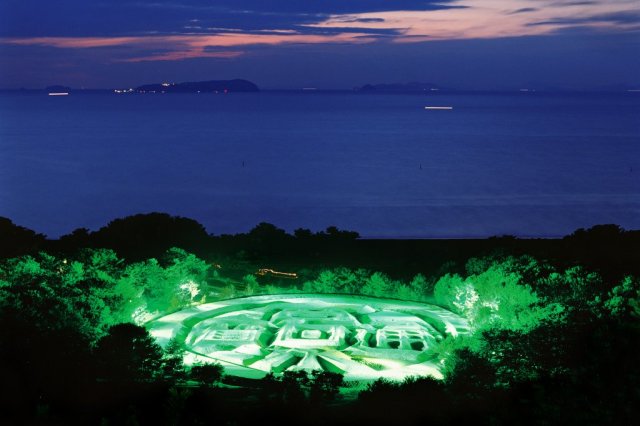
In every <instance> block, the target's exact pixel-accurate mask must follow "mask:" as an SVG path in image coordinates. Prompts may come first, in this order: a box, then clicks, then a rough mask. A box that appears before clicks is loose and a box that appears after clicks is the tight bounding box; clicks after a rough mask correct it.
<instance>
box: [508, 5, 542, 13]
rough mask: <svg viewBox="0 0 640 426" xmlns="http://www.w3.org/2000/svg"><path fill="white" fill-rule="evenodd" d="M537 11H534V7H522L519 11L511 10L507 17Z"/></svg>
mask: <svg viewBox="0 0 640 426" xmlns="http://www.w3.org/2000/svg"><path fill="white" fill-rule="evenodd" d="M538 10H539V9H536V8H535V7H523V8H521V9H516V10H513V11H511V12H509V13H508V14H509V15H517V14H518V13H530V12H536V11H538Z"/></svg>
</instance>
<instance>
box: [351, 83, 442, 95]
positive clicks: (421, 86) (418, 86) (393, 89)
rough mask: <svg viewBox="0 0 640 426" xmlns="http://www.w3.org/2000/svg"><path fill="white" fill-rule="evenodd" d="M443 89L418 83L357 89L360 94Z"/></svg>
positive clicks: (375, 85)
mask: <svg viewBox="0 0 640 426" xmlns="http://www.w3.org/2000/svg"><path fill="white" fill-rule="evenodd" d="M441 89H442V88H441V87H439V86H437V85H435V84H433V83H420V82H417V81H414V82H411V83H390V84H365V85H364V86H362V87H357V88H356V89H355V90H356V91H358V92H424V91H438V90H441Z"/></svg>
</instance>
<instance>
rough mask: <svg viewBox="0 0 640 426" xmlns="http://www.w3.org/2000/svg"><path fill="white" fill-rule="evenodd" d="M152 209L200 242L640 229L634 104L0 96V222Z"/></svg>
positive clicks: (606, 100)
mask: <svg viewBox="0 0 640 426" xmlns="http://www.w3.org/2000/svg"><path fill="white" fill-rule="evenodd" d="M426 105H451V106H453V107H454V110H452V111H426V110H425V109H424V106H426ZM151 211H163V212H168V213H171V214H175V215H182V216H188V217H191V218H194V219H196V220H198V221H199V222H201V223H203V224H204V225H205V226H206V227H207V229H208V231H209V232H212V233H215V234H220V233H232V232H233V233H235V232H246V231H248V230H249V229H251V228H252V227H253V226H255V225H256V224H257V223H259V222H261V221H267V222H271V223H274V224H276V225H278V226H280V227H282V228H285V229H287V230H293V229H295V228H298V227H305V228H311V229H312V230H320V229H324V228H326V227H327V226H329V225H336V226H338V227H339V228H341V229H351V230H356V231H359V232H360V233H361V234H362V235H363V236H371V237H373V236H383V237H392V236H398V237H469V236H490V235H496V234H505V233H507V234H515V235H521V236H556V235H563V234H566V233H569V232H571V231H573V230H575V229H576V228H578V227H588V226H592V225H594V224H598V223H617V224H620V225H622V226H623V227H625V228H627V229H631V228H640V94H635V93H629V94H619V95H585V94H582V95H576V94H574V95H566V94H565V95H550V94H542V93H515V94H510V95H505V94H494V95H490V94H472V95H469V94H454V95H451V94H449V95H447V94H437V95H430V96H422V95H362V94H360V95H358V94H351V93H313V94H287V93H268V92H267V93H259V94H231V95H145V96H116V95H75V96H74V95H71V96H68V97H48V96H44V95H0V216H7V217H10V218H11V219H12V220H14V222H16V223H18V224H20V225H23V226H27V227H29V228H32V229H36V230H38V231H40V232H44V233H46V234H48V235H49V236H52V237H55V236H58V235H61V234H64V233H68V232H70V231H72V230H73V229H75V228H78V227H87V228H90V229H97V228H99V227H100V226H103V225H105V224H106V223H107V222H108V221H109V220H111V219H114V218H116V217H122V216H124V215H129V214H134V213H140V212H151Z"/></svg>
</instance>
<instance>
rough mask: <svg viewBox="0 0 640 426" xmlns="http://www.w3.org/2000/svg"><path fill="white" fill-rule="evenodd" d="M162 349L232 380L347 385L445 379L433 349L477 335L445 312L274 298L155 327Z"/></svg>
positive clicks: (347, 299)
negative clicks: (304, 378) (275, 378)
mask: <svg viewBox="0 0 640 426" xmlns="http://www.w3.org/2000/svg"><path fill="white" fill-rule="evenodd" d="M148 327H149V331H150V333H151V335H152V336H154V337H155V338H156V340H157V341H158V343H159V344H160V345H163V346H166V345H167V344H168V343H169V342H170V341H171V340H172V339H175V340H177V341H178V342H180V343H181V344H182V345H183V346H184V348H185V357H184V361H185V363H186V364H195V363H210V362H217V363H220V364H221V365H223V366H224V367H225V372H226V374H229V375H234V376H240V377H247V378H262V377H264V376H265V375H266V374H267V373H270V372H272V373H275V374H279V373H282V372H284V371H286V370H306V371H312V370H324V371H330V372H335V373H341V374H343V375H344V378H345V380H375V379H378V378H386V379H390V380H402V379H404V378H406V377H409V376H431V377H435V378H439V379H440V378H442V373H441V368H442V363H441V362H440V360H439V359H436V358H434V356H433V351H432V349H433V348H434V347H435V346H436V345H437V343H438V341H440V340H441V339H442V338H443V337H444V336H447V335H450V336H453V337H455V336H458V335H461V334H467V333H469V327H468V324H467V321H466V320H465V319H464V318H462V317H460V316H458V315H455V314H453V313H452V312H450V311H447V310H445V309H442V308H440V307H438V306H434V305H429V304H424V303H417V302H403V301H398V300H389V299H378V298H371V297H363V296H344V295H318V294H313V295H309V294H306V295H291V294H288V295H268V296H254V297H246V298H241V299H233V300H226V301H223V302H218V303H209V304H205V305H199V306H195V307H192V308H189V309H185V310H182V311H180V312H176V313H174V314H171V315H167V316H164V317H161V318H159V319H157V320H155V321H152V322H150V323H149V324H148Z"/></svg>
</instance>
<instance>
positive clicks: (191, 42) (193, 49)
mask: <svg viewBox="0 0 640 426" xmlns="http://www.w3.org/2000/svg"><path fill="white" fill-rule="evenodd" d="M373 40H375V38H373V37H367V36H366V34H364V33H337V34H328V35H315V34H298V33H288V32H285V33H275V34H253V33H251V34H246V33H225V34H213V35H207V34H189V35H164V36H158V35H148V36H137V37H31V38H5V39H0V43H3V44H12V45H20V46H48V47H55V48H60V49H91V48H104V47H114V46H126V47H129V48H131V51H132V52H133V53H134V55H136V56H135V57H133V58H116V59H114V61H116V62H142V61H178V60H184V59H192V58H234V57H237V56H240V55H242V54H243V53H244V51H242V50H235V51H212V50H211V49H215V48H233V47H246V46H256V45H271V46H276V45H287V44H319V43H353V44H361V43H368V42H372V41H373ZM149 49H162V50H169V52H166V53H161V54H154V55H149V54H147V53H146V51H148V50H149Z"/></svg>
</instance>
